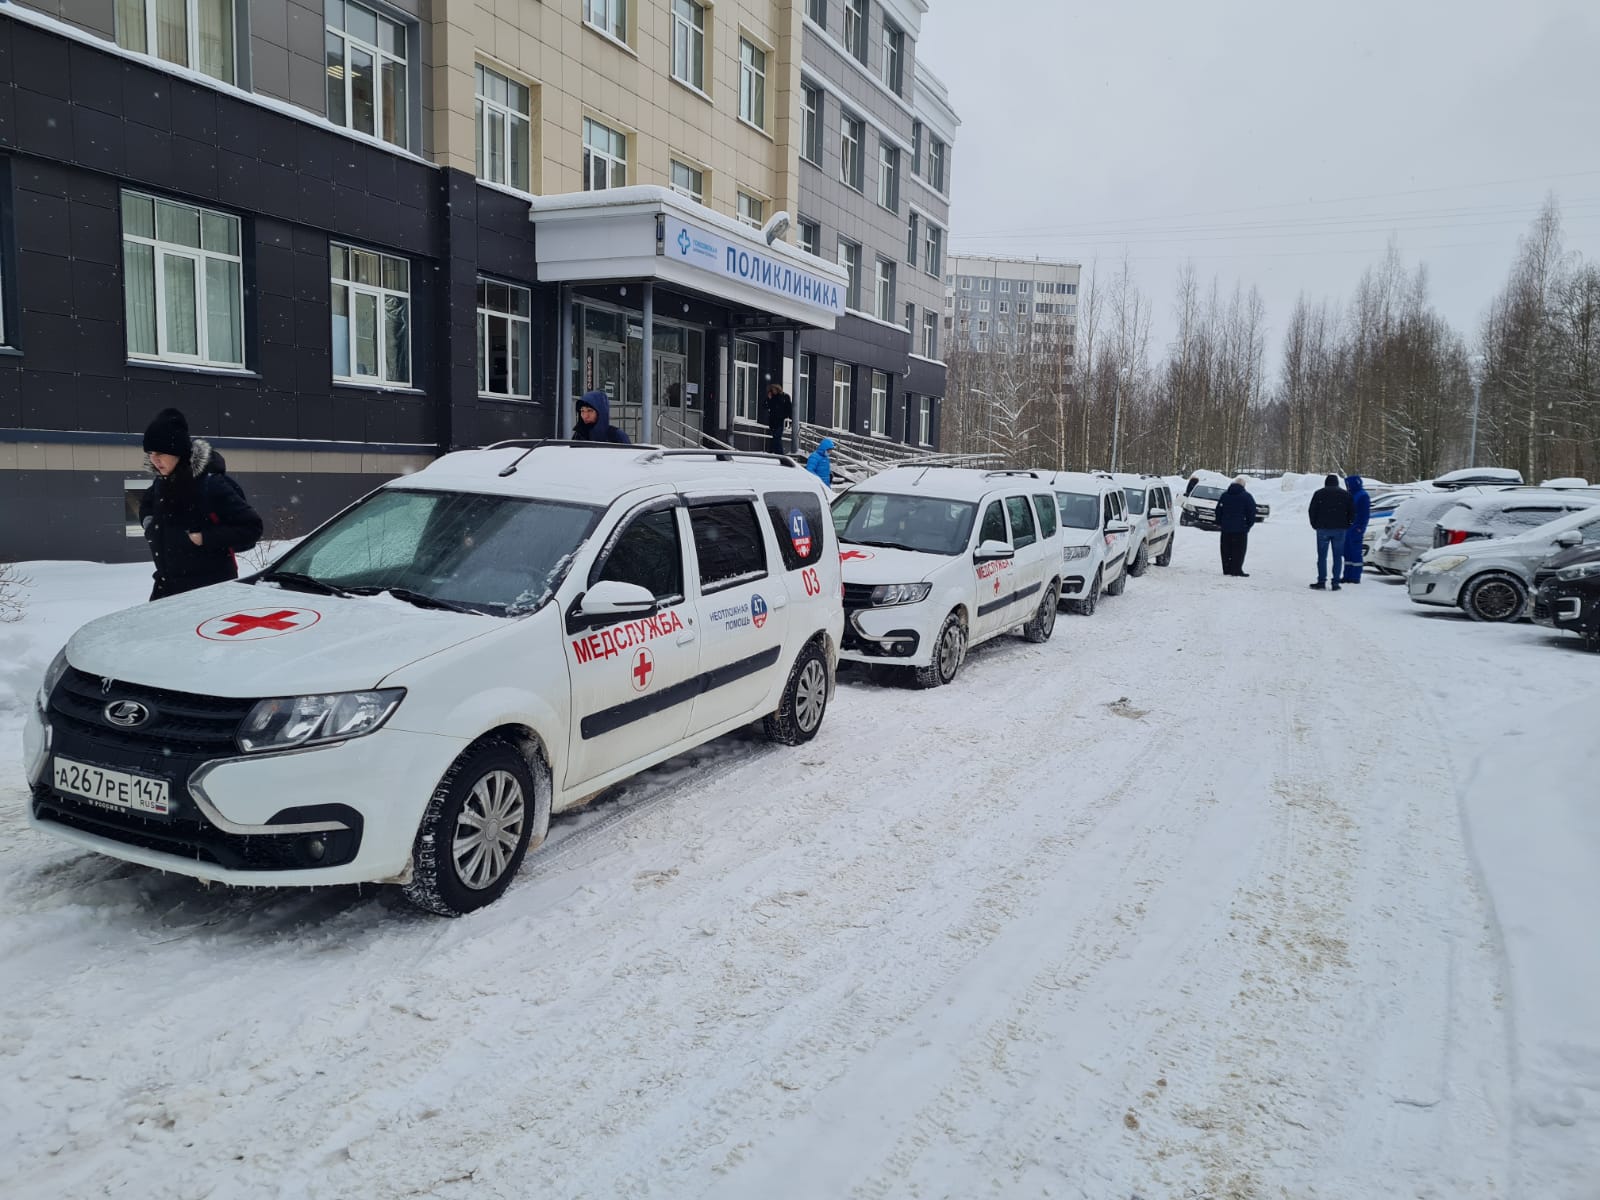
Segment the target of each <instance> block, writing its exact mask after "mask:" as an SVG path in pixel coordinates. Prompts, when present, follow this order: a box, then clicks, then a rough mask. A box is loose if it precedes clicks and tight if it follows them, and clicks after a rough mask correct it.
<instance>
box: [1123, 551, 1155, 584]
mask: <svg viewBox="0 0 1600 1200" xmlns="http://www.w3.org/2000/svg"><path fill="white" fill-rule="evenodd" d="M1149 567H1150V547H1149V546H1147V545H1144V544H1143V543H1141V544H1140V546H1139V553H1138V554H1136V555H1134V557H1133V561H1132V562H1131V563H1129V564H1128V574H1129V575H1132V576H1133V577H1134V578H1135V579H1137V578H1139V576H1141V575H1143V574H1144V573H1145V571H1146V570H1148V569H1149Z"/></svg>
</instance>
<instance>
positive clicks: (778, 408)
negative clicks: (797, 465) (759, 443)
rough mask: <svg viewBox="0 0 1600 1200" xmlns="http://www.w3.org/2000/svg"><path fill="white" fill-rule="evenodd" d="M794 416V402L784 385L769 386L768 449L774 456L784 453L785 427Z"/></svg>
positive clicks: (770, 384)
mask: <svg viewBox="0 0 1600 1200" xmlns="http://www.w3.org/2000/svg"><path fill="white" fill-rule="evenodd" d="M792 416H794V401H793V400H791V399H790V398H789V393H788V392H786V391H784V390H783V385H782V384H777V383H769V384H768V385H767V436H768V445H767V449H768V450H770V451H772V453H774V454H782V453H783V426H784V424H785V422H787V421H788V420H789V418H790V417H792Z"/></svg>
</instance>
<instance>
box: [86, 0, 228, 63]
mask: <svg viewBox="0 0 1600 1200" xmlns="http://www.w3.org/2000/svg"><path fill="white" fill-rule="evenodd" d="M115 23H116V40H117V45H119V46H121V47H123V49H125V50H132V51H133V52H134V53H135V54H149V55H152V56H154V57H156V58H159V59H162V60H164V61H166V62H169V63H176V64H177V65H178V66H180V67H189V68H191V69H193V70H196V71H199V72H201V73H202V74H204V75H209V76H211V77H212V78H213V79H220V80H222V82H223V83H233V82H234V18H233V0H116V18H115Z"/></svg>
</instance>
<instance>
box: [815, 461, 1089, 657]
mask: <svg viewBox="0 0 1600 1200" xmlns="http://www.w3.org/2000/svg"><path fill="white" fill-rule="evenodd" d="M833 526H834V529H835V530H836V531H837V532H838V535H839V557H840V559H841V561H842V565H843V570H844V607H845V631H844V644H843V647H842V649H841V652H840V657H841V658H844V659H847V660H849V661H853V662H860V663H879V664H885V665H891V666H894V665H898V666H905V667H910V668H912V669H913V670H914V672H915V677H916V681H917V683H918V684H920V685H921V686H922V687H938V686H940V685H941V684H946V683H949V682H951V681H952V680H953V679H955V677H956V674H957V672H959V671H960V670H961V664H962V662H963V661H965V658H966V653H967V650H968V648H969V647H971V646H975V645H977V644H978V643H979V642H983V641H987V640H988V639H990V638H993V637H998V636H1000V635H1001V634H1002V633H1009V632H1010V631H1011V630H1013V629H1021V631H1022V633H1023V635H1024V636H1025V637H1026V638H1027V639H1028V640H1029V641H1032V642H1043V641H1047V640H1049V637H1050V634H1051V632H1052V631H1053V630H1054V629H1055V623H1056V599H1057V597H1058V595H1059V594H1060V588H1061V534H1060V531H1059V529H1058V522H1057V520H1056V505H1055V497H1054V496H1053V495H1052V494H1051V492H1050V489H1049V487H1048V486H1047V485H1046V484H1045V483H1044V482H1043V479H1042V478H1041V477H1040V476H1039V475H1036V474H1035V473H1034V472H1032V471H980V470H976V469H973V468H968V467H894V468H892V469H890V470H887V471H883V472H880V473H879V474H877V475H874V476H872V477H871V478H870V479H865V480H863V481H862V482H861V483H858V484H857V485H856V486H855V487H853V488H851V489H850V490H849V491H848V492H846V493H845V494H844V495H842V496H840V497H839V498H838V499H837V500H835V501H834V502H833Z"/></svg>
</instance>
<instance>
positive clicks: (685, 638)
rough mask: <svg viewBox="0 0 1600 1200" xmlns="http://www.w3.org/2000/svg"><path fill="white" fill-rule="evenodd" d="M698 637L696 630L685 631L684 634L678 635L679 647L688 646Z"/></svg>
mask: <svg viewBox="0 0 1600 1200" xmlns="http://www.w3.org/2000/svg"><path fill="white" fill-rule="evenodd" d="M696 636H697V635H696V634H695V631H694V630H692V629H685V630H684V631H683V632H682V633H680V634H679V635H678V645H680V646H687V645H688V644H689V643H690V642H692V641H694V639H695V637H696Z"/></svg>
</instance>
